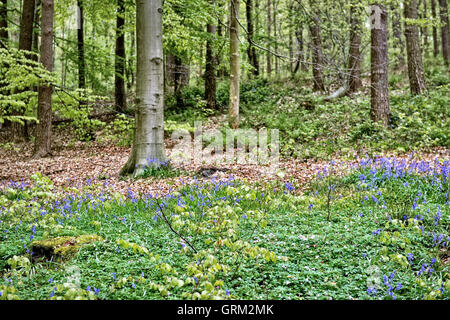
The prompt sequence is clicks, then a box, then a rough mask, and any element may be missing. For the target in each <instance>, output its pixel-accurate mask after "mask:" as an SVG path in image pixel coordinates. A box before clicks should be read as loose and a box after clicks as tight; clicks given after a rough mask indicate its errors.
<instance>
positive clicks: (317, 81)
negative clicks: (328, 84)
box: [309, 0, 325, 91]
mask: <svg viewBox="0 0 450 320" xmlns="http://www.w3.org/2000/svg"><path fill="white" fill-rule="evenodd" d="M309 3H310V7H311V11H312V12H313V15H312V17H311V18H312V22H311V23H310V24H309V28H310V32H311V38H312V42H313V48H312V51H313V52H312V53H313V76H314V90H315V91H325V84H324V82H323V53H322V35H321V30H320V9H319V5H318V4H317V2H316V0H309Z"/></svg>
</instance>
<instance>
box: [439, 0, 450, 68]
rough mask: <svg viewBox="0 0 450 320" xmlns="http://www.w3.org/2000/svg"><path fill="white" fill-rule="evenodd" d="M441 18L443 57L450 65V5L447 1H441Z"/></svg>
mask: <svg viewBox="0 0 450 320" xmlns="http://www.w3.org/2000/svg"><path fill="white" fill-rule="evenodd" d="M439 7H440V16H441V24H442V27H441V37H442V55H443V57H444V61H445V63H446V64H447V65H448V64H449V62H450V48H449V42H448V37H449V35H448V32H449V25H448V4H447V0H439Z"/></svg>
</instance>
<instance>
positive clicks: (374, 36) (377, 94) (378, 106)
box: [370, 4, 390, 127]
mask: <svg viewBox="0 0 450 320" xmlns="http://www.w3.org/2000/svg"><path fill="white" fill-rule="evenodd" d="M371 9H372V17H373V20H372V21H371V29H372V30H371V101H370V102H371V110H370V116H371V118H372V120H373V121H376V122H378V121H380V122H381V123H382V124H383V125H384V126H385V127H387V126H388V124H389V112H390V107H389V86H388V85H389V83H388V44H387V38H388V28H387V23H388V16H387V12H386V8H385V7H384V6H383V5H380V4H374V5H372V7H371Z"/></svg>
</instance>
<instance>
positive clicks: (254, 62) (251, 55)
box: [246, 0, 259, 76]
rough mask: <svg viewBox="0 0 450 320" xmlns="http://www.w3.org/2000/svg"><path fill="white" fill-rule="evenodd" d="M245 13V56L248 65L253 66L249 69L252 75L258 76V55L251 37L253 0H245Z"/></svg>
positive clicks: (252, 31) (253, 32) (253, 31)
mask: <svg viewBox="0 0 450 320" xmlns="http://www.w3.org/2000/svg"><path fill="white" fill-rule="evenodd" d="M246 13H247V39H248V48H247V56H248V60H249V62H250V65H251V66H252V67H253V69H252V71H251V72H252V74H253V75H254V76H258V75H259V64H258V57H257V55H256V48H255V46H254V45H253V37H254V34H255V30H254V27H253V0H247V3H246Z"/></svg>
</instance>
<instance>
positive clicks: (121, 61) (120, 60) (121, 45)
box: [115, 0, 127, 112]
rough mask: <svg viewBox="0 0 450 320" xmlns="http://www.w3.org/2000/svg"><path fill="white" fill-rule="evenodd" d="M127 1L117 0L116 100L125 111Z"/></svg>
mask: <svg viewBox="0 0 450 320" xmlns="http://www.w3.org/2000/svg"><path fill="white" fill-rule="evenodd" d="M124 15H125V3H124V0H117V18H116V56H115V60H116V61H115V71H116V72H115V102H116V110H117V111H119V112H124V111H125V109H126V108H127V99H126V92H125V62H126V55H125V33H124V30H123V28H124V26H125V17H124Z"/></svg>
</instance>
